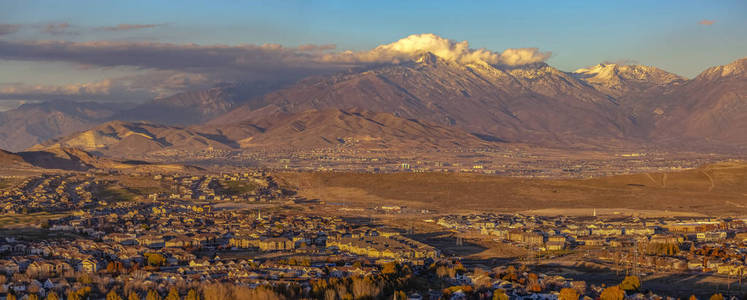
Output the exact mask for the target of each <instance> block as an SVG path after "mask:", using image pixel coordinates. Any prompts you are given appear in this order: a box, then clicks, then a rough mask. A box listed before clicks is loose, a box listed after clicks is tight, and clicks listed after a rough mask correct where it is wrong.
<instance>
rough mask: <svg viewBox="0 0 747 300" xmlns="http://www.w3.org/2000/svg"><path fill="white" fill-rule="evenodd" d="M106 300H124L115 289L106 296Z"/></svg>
mask: <svg viewBox="0 0 747 300" xmlns="http://www.w3.org/2000/svg"><path fill="white" fill-rule="evenodd" d="M106 300H122V297H120V296H119V294H117V291H116V290H115V289H112V290H110V291H109V293H107V294H106Z"/></svg>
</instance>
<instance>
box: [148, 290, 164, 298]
mask: <svg viewBox="0 0 747 300" xmlns="http://www.w3.org/2000/svg"><path fill="white" fill-rule="evenodd" d="M145 300H161V295H159V294H158V292H156V291H155V290H148V295H146V296H145Z"/></svg>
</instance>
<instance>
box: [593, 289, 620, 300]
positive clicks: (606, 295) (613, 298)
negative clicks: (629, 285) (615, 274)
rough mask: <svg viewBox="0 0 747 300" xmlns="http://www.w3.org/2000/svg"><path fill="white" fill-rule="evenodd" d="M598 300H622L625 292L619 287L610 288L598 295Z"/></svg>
mask: <svg viewBox="0 0 747 300" xmlns="http://www.w3.org/2000/svg"><path fill="white" fill-rule="evenodd" d="M599 299H600V300H623V299H625V292H624V291H623V290H622V289H621V288H620V287H619V286H611V287H608V288H606V289H604V290H603V291H602V294H600V295H599Z"/></svg>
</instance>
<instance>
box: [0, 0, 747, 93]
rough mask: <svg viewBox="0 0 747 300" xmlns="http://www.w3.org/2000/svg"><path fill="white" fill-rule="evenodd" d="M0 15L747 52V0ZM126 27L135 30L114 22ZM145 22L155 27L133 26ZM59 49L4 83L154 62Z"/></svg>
mask: <svg viewBox="0 0 747 300" xmlns="http://www.w3.org/2000/svg"><path fill="white" fill-rule="evenodd" d="M704 21H707V22H704ZM0 23H2V24H5V25H6V28H11V29H12V30H6V31H12V33H6V34H1V33H0V41H4V42H6V43H10V44H11V45H10V46H13V45H12V44H13V43H29V42H38V41H67V42H100V41H106V42H120V43H141V42H150V43H175V44H190V43H196V44H200V45H203V46H212V45H229V46H235V45H243V44H251V45H262V44H266V43H275V44H280V45H283V46H286V47H296V46H300V45H305V44H315V45H325V44H334V45H335V46H336V49H335V50H334V51H343V50H354V51H363V50H368V49H371V48H374V47H376V46H377V45H381V44H388V43H392V42H394V41H397V40H399V39H401V38H404V37H406V36H409V35H411V34H419V33H434V34H436V35H438V36H441V37H444V38H448V39H452V40H456V41H464V40H466V41H468V42H469V44H470V47H471V48H486V49H489V50H492V51H497V52H500V51H503V50H504V49H507V48H523V47H536V48H539V49H540V50H541V51H550V52H552V56H551V57H550V58H549V59H548V60H547V63H549V64H550V65H553V66H555V67H557V68H559V69H561V70H565V71H572V70H575V69H577V68H580V67H584V66H589V65H593V64H597V63H600V62H603V61H628V62H631V61H632V62H637V63H641V64H646V65H653V66H657V67H660V68H663V69H665V70H668V71H671V72H674V73H677V74H680V75H683V76H686V77H693V76H695V75H697V74H698V73H699V72H700V71H702V70H703V69H705V68H707V67H710V66H714V65H721V64H726V63H729V62H731V61H733V60H735V59H737V58H741V57H744V56H747V30H745V28H747V1H743V0H742V1H688V0H684V1H683V0H680V1H238V0H233V1H100V0H97V1H52V0H50V1H39V0H19V1H14V0H5V1H2V2H0ZM703 23H706V24H703ZM120 24H125V25H127V26H133V27H125V28H124V29H123V30H107V29H105V28H109V27H115V26H118V25H120ZM138 25H148V26H143V27H134V26H138ZM7 26H15V27H7ZM0 32H2V30H1V29H0ZM5 46H8V45H5ZM50 51H51V50H50ZM0 52H2V46H0ZM119 55H122V54H121V53H120V54H119ZM55 57H56V58H54V59H51V58H50V59H46V58H44V57H38V56H36V57H23V56H19V55H17V54H16V55H15V56H3V55H2V54H0V84H5V85H8V84H18V83H21V84H26V85H30V84H36V85H41V84H49V85H66V84H75V83H84V82H92V81H97V80H102V79H103V78H109V77H111V78H118V77H122V76H129V75H136V74H140V73H142V72H145V71H147V70H148V69H150V67H149V66H148V65H137V66H132V65H127V63H125V64H124V65H122V66H118V65H117V64H116V63H112V64H106V66H102V65H101V64H98V63H93V64H90V63H85V64H83V65H84V67H81V61H78V60H68V59H67V58H66V57H67V56H65V55H60V57H57V56H55ZM161 71H164V70H163V68H162V69H161ZM179 71H180V72H184V71H185V70H181V69H180V70H179ZM188 72H194V70H188ZM63 75H64V76H63Z"/></svg>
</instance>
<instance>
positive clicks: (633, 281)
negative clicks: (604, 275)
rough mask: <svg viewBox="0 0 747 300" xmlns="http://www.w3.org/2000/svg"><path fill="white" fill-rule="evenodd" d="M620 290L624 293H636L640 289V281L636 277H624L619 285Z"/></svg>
mask: <svg viewBox="0 0 747 300" xmlns="http://www.w3.org/2000/svg"><path fill="white" fill-rule="evenodd" d="M620 288H621V289H622V290H623V291H626V292H631V291H638V289H640V288H641V281H640V280H639V279H638V276H625V279H623V281H622V283H620Z"/></svg>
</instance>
